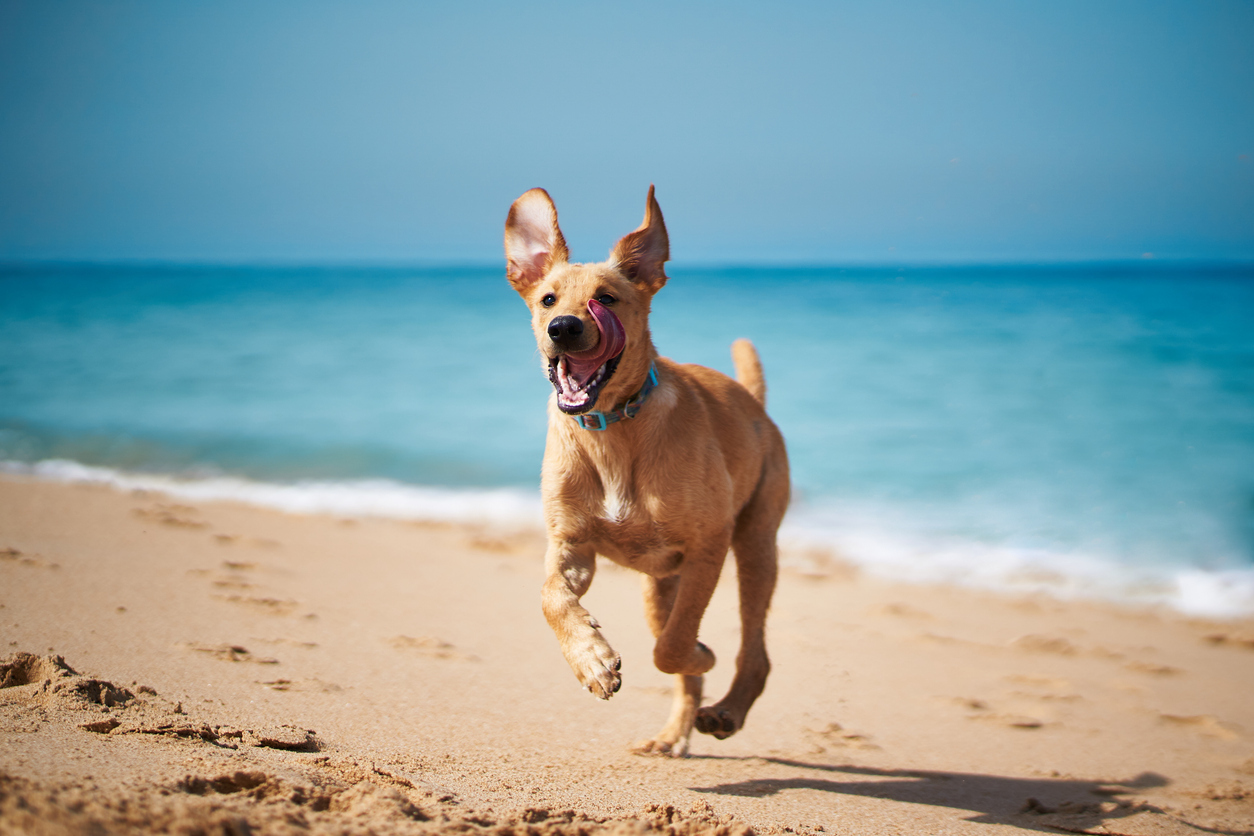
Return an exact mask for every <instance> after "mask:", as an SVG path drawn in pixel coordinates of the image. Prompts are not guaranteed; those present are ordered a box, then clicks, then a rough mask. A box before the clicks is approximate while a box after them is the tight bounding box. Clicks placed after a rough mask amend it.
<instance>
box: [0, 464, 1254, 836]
mask: <svg viewBox="0 0 1254 836" xmlns="http://www.w3.org/2000/svg"><path fill="white" fill-rule="evenodd" d="M543 550H544V541H543V536H542V534H541V533H540V532H539V531H538V530H535V529H531V528H527V527H525V526H509V525H504V524H497V525H477V526H476V525H458V524H453V523H448V522H421V521H399V520H386V519H371V518H367V517H352V516H346V515H312V514H311V515H300V514H292V513H283V512H280V511H276V510H270V509H264V508H259V507H253V506H248V505H244V504H240V503H231V502H189V501H187V500H180V499H173V498H170V497H168V496H164V495H162V494H160V493H156V492H151V491H134V490H132V491H123V490H118V489H116V488H111V487H108V486H104V485H94V484H64V483H57V482H51V481H44V480H38V479H34V478H31V477H27V476H20V475H12V474H10V475H7V476H5V477H3V479H0V625H3V626H2V629H0V639H2V640H3V643H4V652H3V656H4V659H5V662H6V666H5V667H4V668H0V671H3V673H0V682H2V683H3V685H4V687H3V688H0V832H4V833H49V834H53V833H56V834H60V833H89V832H171V833H250V832H266V833H306V832H308V833H364V832H376V833H410V832H413V833H423V832H441V831H453V830H457V831H461V832H520V833H521V832H531V833H585V832H586V833H592V832H623V833H635V832H667V833H692V834H696V833H701V834H705V833H711V834H712V833H744V832H748V831H749V830H752V831H753V832H756V833H789V832H791V833H805V834H811V833H841V834H845V833H848V834H881V833H985V832H994V831H998V830H1001V831H1009V830H1014V829H1018V830H1022V829H1026V830H1036V831H1041V832H1058V831H1066V832H1089V833H1125V834H1175V833H1204V832H1212V833H1213V832H1220V833H1247V832H1251V831H1254V700H1252V699H1251V698H1250V695H1251V694H1254V621H1251V620H1249V619H1245V620H1206V619H1198V618H1189V617H1186V616H1184V615H1181V614H1179V613H1176V612H1172V611H1169V610H1166V609H1153V608H1146V607H1139V608H1137V607H1121V606H1117V605H1113V604H1103V603H1092V602H1088V603H1085V602H1066V601H1059V600H1054V599H1051V598H1048V597H1044V596H1026V597H1025V596H1013V595H997V594H993V593H991V592H982V591H978V590H971V589H961V588H955V587H946V586H935V585H925V584H906V583H895V582H892V581H889V580H885V579H883V578H877V577H873V576H869V575H867V574H866V573H863V572H860V571H859V570H857V569H856V568H854V567H853V566H851V565H849V564H848V563H846V562H845V561H843V560H842V559H841V556H840V555H839V554H835V553H831V552H821V553H812V554H807V555H791V556H789V555H785V557H786V558H790V559H786V560H785V564H786V565H787V566H792V567H794V568H791V569H788V570H786V571H785V572H784V574H783V576H782V577H781V581H780V585H779V589H778V591H777V593H776V596H775V600H774V605H773V608H772V614H771V618H770V621H769V624H768V630H769V633H768V641H769V647H770V652H771V657H772V663H773V672H772V675H771V679H770V681H769V683H768V685H767V690H766V692H765V694H764V695H763V696H762V698H761V699H760V700H759V701H758V703H757V704H756V706H755V707H754V709H753V712H752V713H751V714H750V717H749V720H748V723H747V726H746V728H745V729H744V730H743V731H742V732H740V733H739V734H737V735H736V736H734V737H732V738H730V739H728V740H726V741H717V740H714V739H712V738H709V737H705V736H702V735H694V738H693V744H692V753H691V756H690V757H688V758H684V759H663V758H650V757H640V756H636V755H633V754H631V753H629V751H628V747H629V746H630V744H632V743H633V742H635V741H636V740H638V739H640V738H644V737H647V736H650V735H651V734H653V733H654V732H655V731H656V730H657V728H659V727H660V726H661V724H662V723H663V721H664V720H665V717H666V714H667V711H668V708H669V703H670V681H669V677H667V676H665V675H663V674H661V673H659V672H657V671H656V670H654V669H653V668H652V665H651V663H650V661H651V645H650V641H649V639H648V632H647V630H646V628H645V625H644V619H643V615H642V611H641V604H640V591H639V580H638V578H637V577H635V576H633V573H631V572H629V571H627V570H624V569H620V568H618V567H615V566H613V565H612V564H603V565H602V566H601V568H600V570H599V573H598V577H597V578H596V580H595V582H594V583H593V586H592V590H591V592H590V593H589V594H588V596H587V597H586V599H585V602H586V603H587V605H588V607H589V610H590V611H591V612H592V613H593V614H594V615H595V616H596V617H597V619H598V620H599V621H600V622H601V624H602V625H603V626H604V631H605V633H606V636H607V638H608V639H609V640H610V642H611V643H612V644H613V645H614V647H615V649H616V650H618V651H619V652H620V653H621V654H622V657H623V671H624V684H623V688H622V690H621V692H620V693H618V694H617V695H615V696H614V698H613V699H612V700H610V701H608V702H600V701H598V700H596V699H594V698H593V697H591V696H590V695H589V694H587V693H585V692H583V691H582V690H581V689H580V687H579V686H578V684H577V683H576V681H575V679H574V677H573V675H572V674H571V672H570V671H569V669H568V668H567V667H566V664H565V662H564V661H563V659H562V657H561V654H560V652H559V650H558V646H557V642H556V640H555V639H554V638H553V636H552V634H551V633H550V631H549V629H548V627H547V625H546V624H545V622H544V619H543V617H542V616H541V613H540V607H539V587H540V583H541V580H542V576H543V572H542V558H543ZM796 567H804V569H802V568H796ZM731 574H732V569H731V567H728V568H727V569H726V570H725V574H724V577H723V579H722V582H721V584H720V588H719V590H718V592H717V593H716V595H715V598H714V601H713V602H712V603H711V605H710V608H709V610H708V611H707V613H706V617H705V620H704V622H703V626H702V631H701V636H702V640H703V641H705V642H706V643H707V644H708V645H710V647H711V648H712V649H713V650H714V652H715V653H716V654H717V655H718V657H719V663H718V665H717V666H716V667H715V669H714V671H713V672H712V673H711V674H710V675H708V676H707V683H706V696H707V699H711V698H713V699H717V698H718V696H720V695H721V693H722V690H723V689H725V688H726V686H727V683H728V681H729V679H730V675H731V670H732V667H733V660H734V656H735V647H736V642H737V638H738V628H737V624H736V618H735V600H734V583H732V581H734V578H733V577H731ZM23 654H26V655H23Z"/></svg>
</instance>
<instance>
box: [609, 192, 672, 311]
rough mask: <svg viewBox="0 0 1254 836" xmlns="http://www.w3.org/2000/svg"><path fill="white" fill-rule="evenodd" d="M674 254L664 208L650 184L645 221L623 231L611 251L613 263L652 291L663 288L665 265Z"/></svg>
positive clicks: (630, 277)
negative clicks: (663, 212) (659, 203)
mask: <svg viewBox="0 0 1254 836" xmlns="http://www.w3.org/2000/svg"><path fill="white" fill-rule="evenodd" d="M670 257H671V243H670V238H668V237H667V235H666V223H665V222H664V221H663V220H662V208H661V207H660V206H658V205H657V200H656V199H655V198H654V197H653V186H652V185H650V186H649V199H648V203H646V204H645V207H644V222H643V223H642V224H640V227H639V228H638V229H636V231H635V232H629V233H627V234H626V235H624V236H623V237H622V238H621V239H619V242H618V243H617V244H615V245H614V249H613V250H611V251H610V263H611V264H613V265H614V266H615V267H617V268H618V269H619V270H621V271H622V272H623V274H624V275H626V276H627V278H629V279H631V280H632V281H633V282H639V283H640V284H643V285H644V286H645V287H647V288H648V289H649V292H650V293H656V292H657V291H659V290H661V288H662V285H664V284H666V271H665V269H664V268H663V267H662V265H663V264H665V263H666V262H667V261H669V260H670Z"/></svg>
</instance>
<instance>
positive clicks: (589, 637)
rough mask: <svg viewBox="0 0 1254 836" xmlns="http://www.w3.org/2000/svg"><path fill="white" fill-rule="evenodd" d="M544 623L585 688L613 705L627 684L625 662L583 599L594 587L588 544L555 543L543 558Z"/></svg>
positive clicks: (593, 561) (593, 562)
mask: <svg viewBox="0 0 1254 836" xmlns="http://www.w3.org/2000/svg"><path fill="white" fill-rule="evenodd" d="M544 563H545V570H546V571H547V573H548V577H547V578H546V579H545V581H544V592H543V599H542V603H543V606H544V617H545V618H546V619H548V622H549V626H550V627H552V628H553V632H554V633H555V634H557V640H558V641H559V642H560V643H561V645H562V654H563V655H564V656H565V657H566V662H567V664H569V665H570V668H571V670H573V671H574V672H575V676H576V678H578V679H579V681H580V683H582V684H583V687H585V688H587V689H588V690H589V691H591V692H592V693H593V694H594V695H595V696H598V697H600V698H601V699H603V700H608V699H609V698H610V697H611V696H612V695H613V694H614V692H615V691H617V690H618V689H619V687H620V686H621V685H622V684H623V679H622V676H621V675H620V674H619V670H620V669H621V667H622V660H621V659H620V658H619V657H618V654H617V653H615V652H614V648H612V647H610V644H609V642H607V641H606V640H605V637H604V636H602V635H601V630H600V627H601V625H600V624H598V623H597V620H596V619H595V618H593V617H592V615H591V614H590V613H589V612H588V611H587V610H586V609H584V608H583V605H582V604H580V603H579V599H580V598H582V597H583V595H584V593H585V592H587V591H588V587H589V586H591V585H592V576H593V575H594V574H595V573H596V567H597V564H596V553H595V552H594V551H593V550H592V547H591V546H590V545H587V544H580V545H574V544H571V543H567V542H563V541H559V540H554V541H551V542H550V543H549V550H548V553H547V554H546V555H545V558H544Z"/></svg>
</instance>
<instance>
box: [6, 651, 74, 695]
mask: <svg viewBox="0 0 1254 836" xmlns="http://www.w3.org/2000/svg"><path fill="white" fill-rule="evenodd" d="M70 676H78V671H76V670H74V669H73V668H71V667H70V666H69V665H67V664H66V663H65V657H63V656H46V657H45V656H36V655H35V654H33V653H25V652H23V651H18V652H17V653H15V654H13V655H12V656H10V657H9V659H8V660H7V661H5V662H0V688H17V687H20V686H22V685H33V684H35V683H38V682H43V681H45V680H52V679H64V678H66V677H70Z"/></svg>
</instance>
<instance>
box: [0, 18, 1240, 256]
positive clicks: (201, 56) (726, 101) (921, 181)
mask: <svg viewBox="0 0 1254 836" xmlns="http://www.w3.org/2000/svg"><path fill="white" fill-rule="evenodd" d="M1251 44H1254V3H1249V2H1221V0H1207V2H1202V3H1198V2H1178V3H1177V2H1168V3H1163V2H1150V1H1148V0H1138V2H1092V0H1085V2H1056V1H1055V2H1013V3H1007V2H1000V1H999V2H961V3H931V2H920V3H913V2H866V3H842V2H822V3H802V2H797V3H784V2H775V3H737V2H727V1H726V0H724V1H723V2H717V3H714V2H699V1H698V2H684V3H674V2H662V3H653V2H634V3H603V2H591V1H590V0H585V2H571V3H544V2H529V3H517V2H513V3H495V2H479V0H463V2H456V3H436V2H431V3H424V2H406V3H383V2H353V3H348V2H343V3H319V2H312V1H310V2H269V3H256V2H226V1H224V2H195V0H187V1H186V2H178V3H169V2H125V0H110V2H99V3H93V2H72V1H71V0H66V2H58V3H47V2H21V1H20V0H0V260H7V261H13V260H24V259H40V260H42V259H52V260H132V259H139V260H161V261H209V262H227V263H237V262H251V261H290V262H389V263H411V262H412V263H419V262H422V263H439V262H466V263H471V262H473V263H485V264H486V263H493V262H495V261H499V260H501V259H502V254H501V237H502V227H503V223H504V219H505V215H506V212H507V211H508V208H509V204H510V203H511V202H512V201H513V200H514V198H516V197H517V196H518V195H520V194H521V193H522V192H524V191H526V190H527V189H529V188H532V187H534V186H542V187H544V188H546V189H548V190H549V192H550V194H551V195H552V196H553V198H554V200H555V202H556V203H557V207H558V211H559V214H560V217H561V222H562V227H563V230H564V231H565V233H566V237H567V240H568V241H569V243H570V244H571V249H572V256H573V258H575V259H577V260H599V259H601V258H604V257H605V255H606V253H607V252H608V250H609V248H610V247H611V246H612V244H613V242H614V241H615V240H616V239H617V238H618V237H619V236H621V235H623V234H625V233H626V232H628V231H630V230H631V229H633V228H634V227H635V226H636V225H637V224H638V223H639V222H640V219H641V217H642V215H643V211H644V201H645V194H646V192H647V190H648V187H649V184H650V183H653V184H656V187H657V196H658V200H659V202H660V204H661V206H662V209H663V212H664V214H665V217H666V220H667V226H668V228H669V231H670V238H671V253H672V257H673V259H674V260H675V261H676V262H688V263H748V264H752V263H882V264H897V263H905V264H909V263H933V262H949V263H967V262H1032V261H1072V260H1128V259H1139V258H1143V257H1144V258H1149V257H1151V256H1152V257H1154V258H1158V259H1205V260H1236V261H1251V260H1254V48H1252V47H1251Z"/></svg>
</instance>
